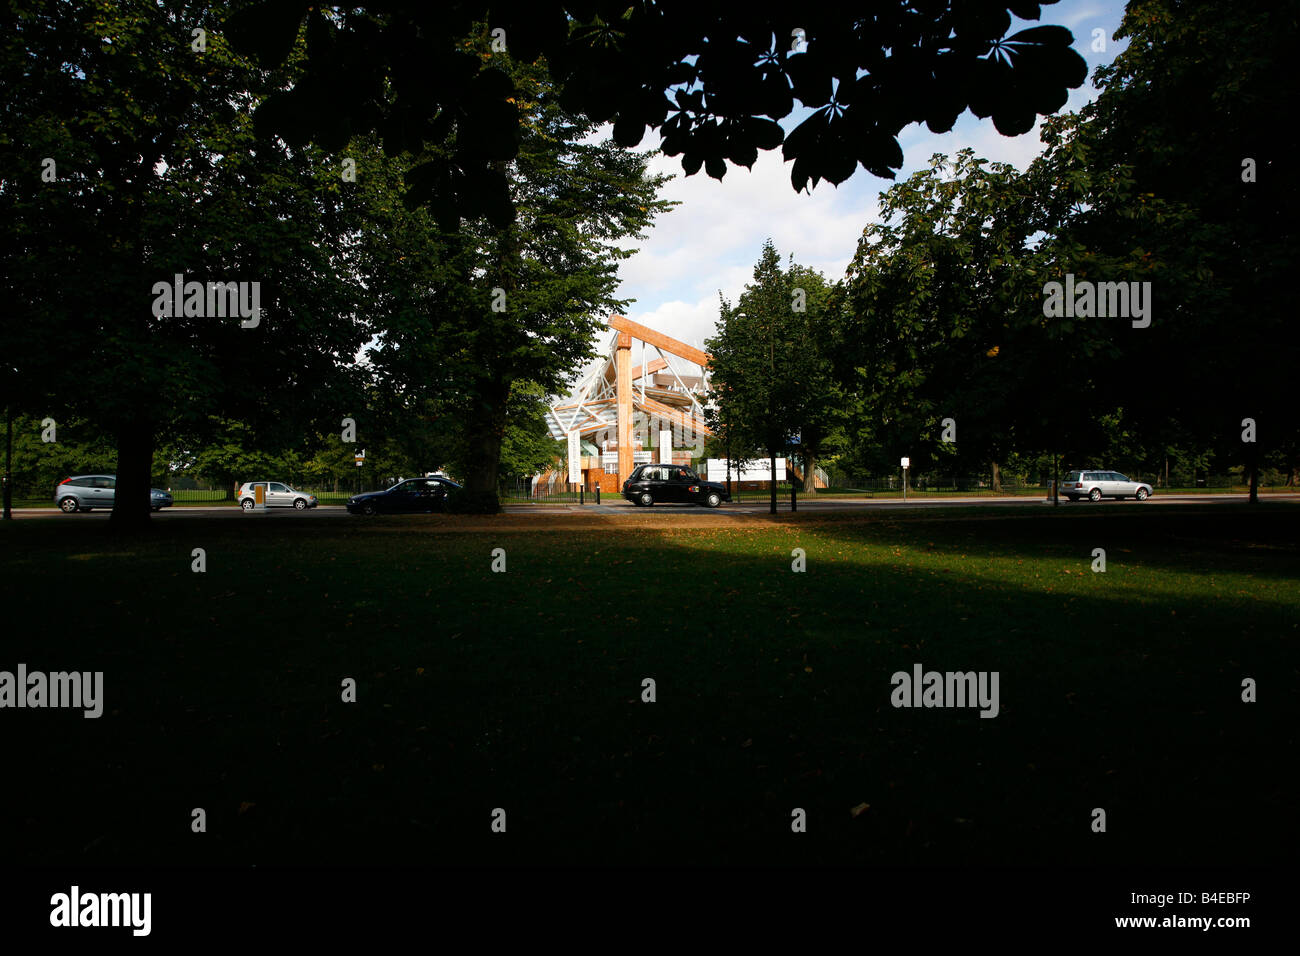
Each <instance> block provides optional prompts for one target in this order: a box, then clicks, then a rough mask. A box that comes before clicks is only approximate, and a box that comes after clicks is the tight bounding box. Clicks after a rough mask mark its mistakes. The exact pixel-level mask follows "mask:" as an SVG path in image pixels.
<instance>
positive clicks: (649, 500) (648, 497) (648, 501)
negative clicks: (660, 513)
mask: <svg viewBox="0 0 1300 956" xmlns="http://www.w3.org/2000/svg"><path fill="white" fill-rule="evenodd" d="M640 500H641V504H642V506H644V507H646V508H649V507H650V506H651V505H653V504H654V503H655V496H654V495H652V494H650V492H648V491H643V492H641V499H640Z"/></svg>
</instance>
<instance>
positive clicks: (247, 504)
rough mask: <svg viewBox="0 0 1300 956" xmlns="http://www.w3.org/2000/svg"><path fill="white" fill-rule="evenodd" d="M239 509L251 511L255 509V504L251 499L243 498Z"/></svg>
mask: <svg viewBox="0 0 1300 956" xmlns="http://www.w3.org/2000/svg"><path fill="white" fill-rule="evenodd" d="M239 507H241V508H243V509H244V510H245V511H252V510H253V509H254V508H255V507H257V502H255V501H254V500H253V499H252V498H245V499H244V500H243V501H241V502H240V503H239Z"/></svg>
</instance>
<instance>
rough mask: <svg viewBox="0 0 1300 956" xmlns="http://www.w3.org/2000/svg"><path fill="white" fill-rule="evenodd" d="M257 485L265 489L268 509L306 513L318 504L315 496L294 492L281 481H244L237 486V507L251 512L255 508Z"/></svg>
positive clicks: (303, 492)
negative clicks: (287, 509) (286, 509)
mask: <svg viewBox="0 0 1300 956" xmlns="http://www.w3.org/2000/svg"><path fill="white" fill-rule="evenodd" d="M258 485H261V486H262V487H263V488H265V489H266V491H265V494H264V498H265V501H266V506H267V507H268V508H293V509H295V510H297V511H306V510H307V509H308V508H315V507H316V506H317V505H318V504H320V502H318V501H317V500H316V496H315V495H309V494H307V493H306V492H305V491H295V490H294V489H293V488H290V487H289V486H288V485H286V484H285V483H284V482H282V481H246V482H244V483H243V484H242V485H240V486H239V507H241V508H243V509H244V510H245V511H252V510H253V508H254V507H256V506H257V497H256V494H257V493H256V491H255V490H254V489H256V488H257V486H258Z"/></svg>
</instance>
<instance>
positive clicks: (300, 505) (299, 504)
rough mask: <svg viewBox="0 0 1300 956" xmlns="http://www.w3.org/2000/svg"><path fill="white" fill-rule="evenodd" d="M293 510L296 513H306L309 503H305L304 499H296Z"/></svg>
mask: <svg viewBox="0 0 1300 956" xmlns="http://www.w3.org/2000/svg"><path fill="white" fill-rule="evenodd" d="M293 510H294V511H306V510H307V502H306V501H304V500H303V499H302V498H295V499H293Z"/></svg>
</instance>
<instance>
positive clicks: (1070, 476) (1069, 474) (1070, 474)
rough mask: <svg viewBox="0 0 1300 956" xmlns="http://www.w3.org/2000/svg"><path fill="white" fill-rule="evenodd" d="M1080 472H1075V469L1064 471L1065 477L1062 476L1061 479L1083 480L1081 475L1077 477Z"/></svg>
mask: <svg viewBox="0 0 1300 956" xmlns="http://www.w3.org/2000/svg"><path fill="white" fill-rule="evenodd" d="M1080 474H1081V473H1080V472H1077V471H1069V472H1066V474H1065V478H1063V479H1062V480H1063V481H1083V479H1082V478H1081V477H1079V475H1080Z"/></svg>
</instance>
